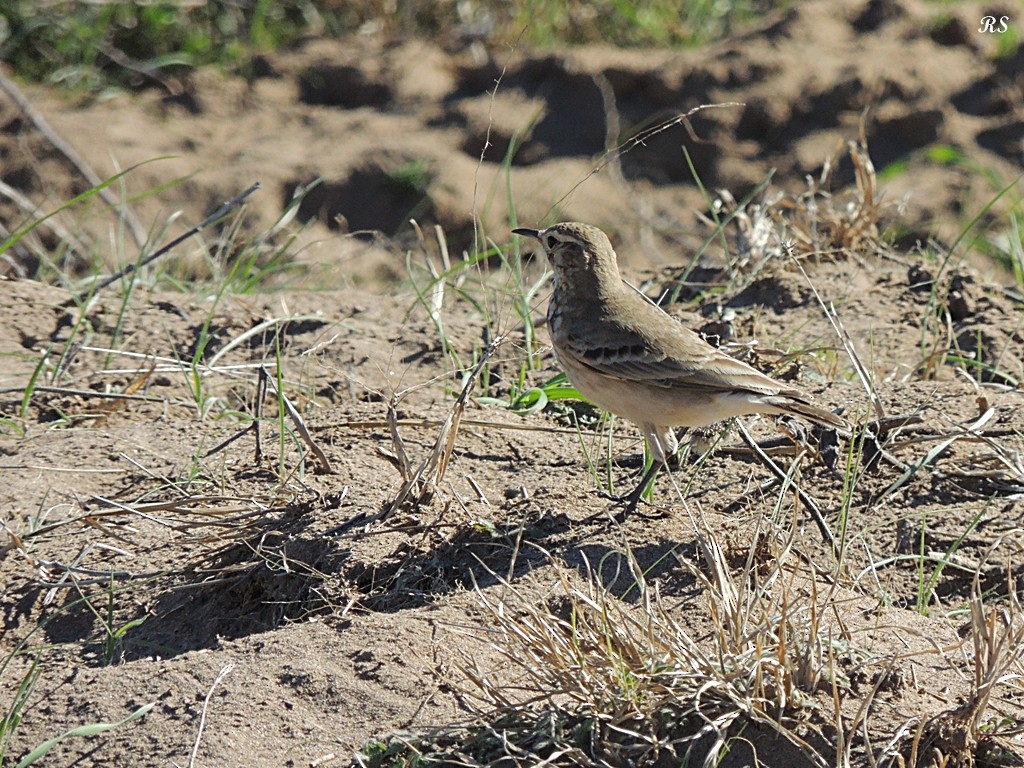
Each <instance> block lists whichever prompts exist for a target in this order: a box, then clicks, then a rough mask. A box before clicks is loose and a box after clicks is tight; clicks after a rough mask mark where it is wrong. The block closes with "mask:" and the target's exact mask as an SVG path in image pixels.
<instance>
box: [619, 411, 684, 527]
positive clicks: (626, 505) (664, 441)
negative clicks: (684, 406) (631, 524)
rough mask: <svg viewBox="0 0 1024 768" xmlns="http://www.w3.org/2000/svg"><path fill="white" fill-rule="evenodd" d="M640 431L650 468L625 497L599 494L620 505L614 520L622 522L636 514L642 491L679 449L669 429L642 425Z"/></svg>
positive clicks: (673, 434)
mask: <svg viewBox="0 0 1024 768" xmlns="http://www.w3.org/2000/svg"><path fill="white" fill-rule="evenodd" d="M642 429H643V432H644V437H645V438H646V439H647V445H648V448H649V449H650V453H651V466H649V467H648V468H647V471H646V472H644V474H643V477H642V478H641V479H640V483H639V484H638V485H637V486H636V488H634V489H633V490H632V491H630V492H629V493H627V494H626V495H624V496H612V495H611V494H605V493H602V494H601V495H602V496H604V497H605V498H607V499H611V500H612V501H614V502H616V503H618V504H621V505H622V511H621V512H619V514H618V515H616V519H618V520H620V521H621V520H624V519H625V516H626V515H627V514H629V513H631V512H636V508H637V506H638V505H639V504H640V499H641V497H643V495H644V491H646V490H647V486H648V485H649V484H650V482H651V481H652V480H653V479H654V476H655V475H656V474H657V473H658V470H659V469H661V468H662V467H667V466H668V459H669V458H670V457H671V456H673V455H675V453H676V450H677V449H678V447H679V443H678V442H677V441H676V436H675V433H674V432H673V431H672V429H671V428H668V427H656V426H655V425H653V424H644V425H642Z"/></svg>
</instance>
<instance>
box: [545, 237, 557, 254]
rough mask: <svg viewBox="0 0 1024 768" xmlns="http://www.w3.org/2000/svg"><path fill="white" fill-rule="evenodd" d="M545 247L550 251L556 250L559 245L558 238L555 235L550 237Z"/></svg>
mask: <svg viewBox="0 0 1024 768" xmlns="http://www.w3.org/2000/svg"><path fill="white" fill-rule="evenodd" d="M545 245H546V246H547V249H548V250H549V251H553V250H555V246H556V245H558V238H557V237H555V236H554V235H548V236H547V240H546V242H545Z"/></svg>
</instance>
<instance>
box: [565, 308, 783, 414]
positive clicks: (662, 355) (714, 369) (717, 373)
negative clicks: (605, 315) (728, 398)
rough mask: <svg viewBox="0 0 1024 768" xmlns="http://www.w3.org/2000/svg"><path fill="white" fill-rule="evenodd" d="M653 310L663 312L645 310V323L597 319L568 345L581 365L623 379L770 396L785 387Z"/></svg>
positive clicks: (654, 384) (570, 340)
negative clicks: (584, 334)
mask: <svg viewBox="0 0 1024 768" xmlns="http://www.w3.org/2000/svg"><path fill="white" fill-rule="evenodd" d="M657 311H658V313H659V314H660V315H661V317H660V318H657V316H655V315H650V314H649V315H647V316H646V318H644V322H643V326H644V327H643V328H636V327H629V326H625V325H623V324H620V323H601V324H597V326H596V327H593V326H592V327H591V328H589V329H588V331H589V332H588V334H587V338H585V339H584V338H579V337H570V338H569V339H567V340H566V341H567V344H566V346H568V347H569V348H570V350H571V353H572V354H573V356H574V357H575V358H576V359H577V360H578V361H579V362H580V363H581V364H583V365H586V366H587V367H589V368H591V369H593V370H595V371H597V372H599V373H602V374H604V375H606V376H614V377H616V378H619V379H622V380H624V381H633V382H637V383H644V384H648V385H652V386H660V387H666V388H670V387H695V388H700V389H710V390H747V391H750V392H756V393H759V394H768V395H774V394H777V393H780V391H784V390H785V389H786V388H785V387H784V386H783V385H781V384H779V383H778V382H776V381H774V380H772V379H771V378H769V377H768V376H765V375H764V374H763V373H761V372H760V371H758V370H756V369H754V368H751V367H750V366H749V365H747V364H746V363H743V362H740V361H739V360H736V359H735V358H732V357H729V356H728V355H727V354H725V353H724V352H721V351H720V350H718V349H716V348H714V347H712V346H711V345H710V344H708V343H707V342H706V341H704V340H703V339H702V338H700V337H699V336H698V335H697V334H695V333H693V331H690V330H689V329H687V328H685V327H684V326H682V325H681V324H680V323H679V322H677V321H676V320H675V319H673V318H672V317H670V316H668V315H666V314H664V313H663V312H661V310H660V309H659V310H657Z"/></svg>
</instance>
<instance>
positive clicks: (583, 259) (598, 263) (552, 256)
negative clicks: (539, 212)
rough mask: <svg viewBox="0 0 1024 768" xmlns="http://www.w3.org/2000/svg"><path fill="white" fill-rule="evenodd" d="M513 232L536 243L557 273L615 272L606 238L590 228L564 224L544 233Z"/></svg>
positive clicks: (524, 230)
mask: <svg viewBox="0 0 1024 768" xmlns="http://www.w3.org/2000/svg"><path fill="white" fill-rule="evenodd" d="M512 232H513V233H514V234H517V235H524V236H526V237H532V238H534V239H536V240H539V241H540V244H541V246H542V247H543V248H544V253H545V254H547V257H548V260H549V261H550V262H551V265H552V266H553V267H554V268H555V269H556V270H558V271H575V270H586V271H591V272H598V271H602V270H606V271H607V270H610V271H612V272H617V271H618V268H617V266H616V264H615V251H614V250H613V249H612V244H611V243H610V242H609V240H608V236H607V235H606V234H605V233H604V232H602V231H601V230H600V229H598V228H597V227H592V226H590V225H589V224H581V223H579V222H577V221H567V222H563V223H561V224H555V225H554V226H551V227H548V228H547V229H528V228H525V227H524V228H520V229H513V230H512Z"/></svg>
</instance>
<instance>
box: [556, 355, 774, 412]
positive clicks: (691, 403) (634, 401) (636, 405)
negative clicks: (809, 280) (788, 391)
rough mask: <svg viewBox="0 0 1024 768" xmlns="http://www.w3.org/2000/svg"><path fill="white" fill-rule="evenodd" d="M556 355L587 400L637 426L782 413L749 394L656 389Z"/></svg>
mask: <svg viewBox="0 0 1024 768" xmlns="http://www.w3.org/2000/svg"><path fill="white" fill-rule="evenodd" d="M555 356H556V357H557V358H558V362H559V363H560V364H561V365H562V369H563V370H564V371H565V372H566V375H567V376H568V377H569V382H570V383H571V384H572V385H573V386H574V387H576V389H577V390H578V391H579V393H580V394H581V395H583V396H584V397H585V398H586V399H587V400H589V401H590V402H592V403H594V404H595V405H598V406H600V407H601V408H603V409H604V410H606V411H609V412H610V413H614V414H616V415H617V416H621V417H623V418H625V419H629V420H630V421H632V422H635V423H637V424H653V425H656V426H665V427H706V426H709V425H711V424H714V423H716V422H719V421H724V420H726V419H730V418H732V417H734V416H743V415H744V414H749V413H783V412H784V411H783V409H781V408H779V407H778V406H775V405H772V404H770V403H766V402H764V401H763V398H764V397H765V396H764V395H758V394H754V393H751V392H715V391H701V390H699V389H694V388H691V387H685V386H680V387H674V388H670V387H655V386H650V385H647V384H643V383H637V382H632V381H626V380H624V379H618V378H615V377H612V376H605V375H603V374H600V373H598V372H596V371H594V370H593V369H591V368H587V367H584V366H580V365H578V364H575V363H574V362H572V361H567V360H565V359H564V358H563V356H562V355H559V354H558V350H557V349H556V350H555Z"/></svg>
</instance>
